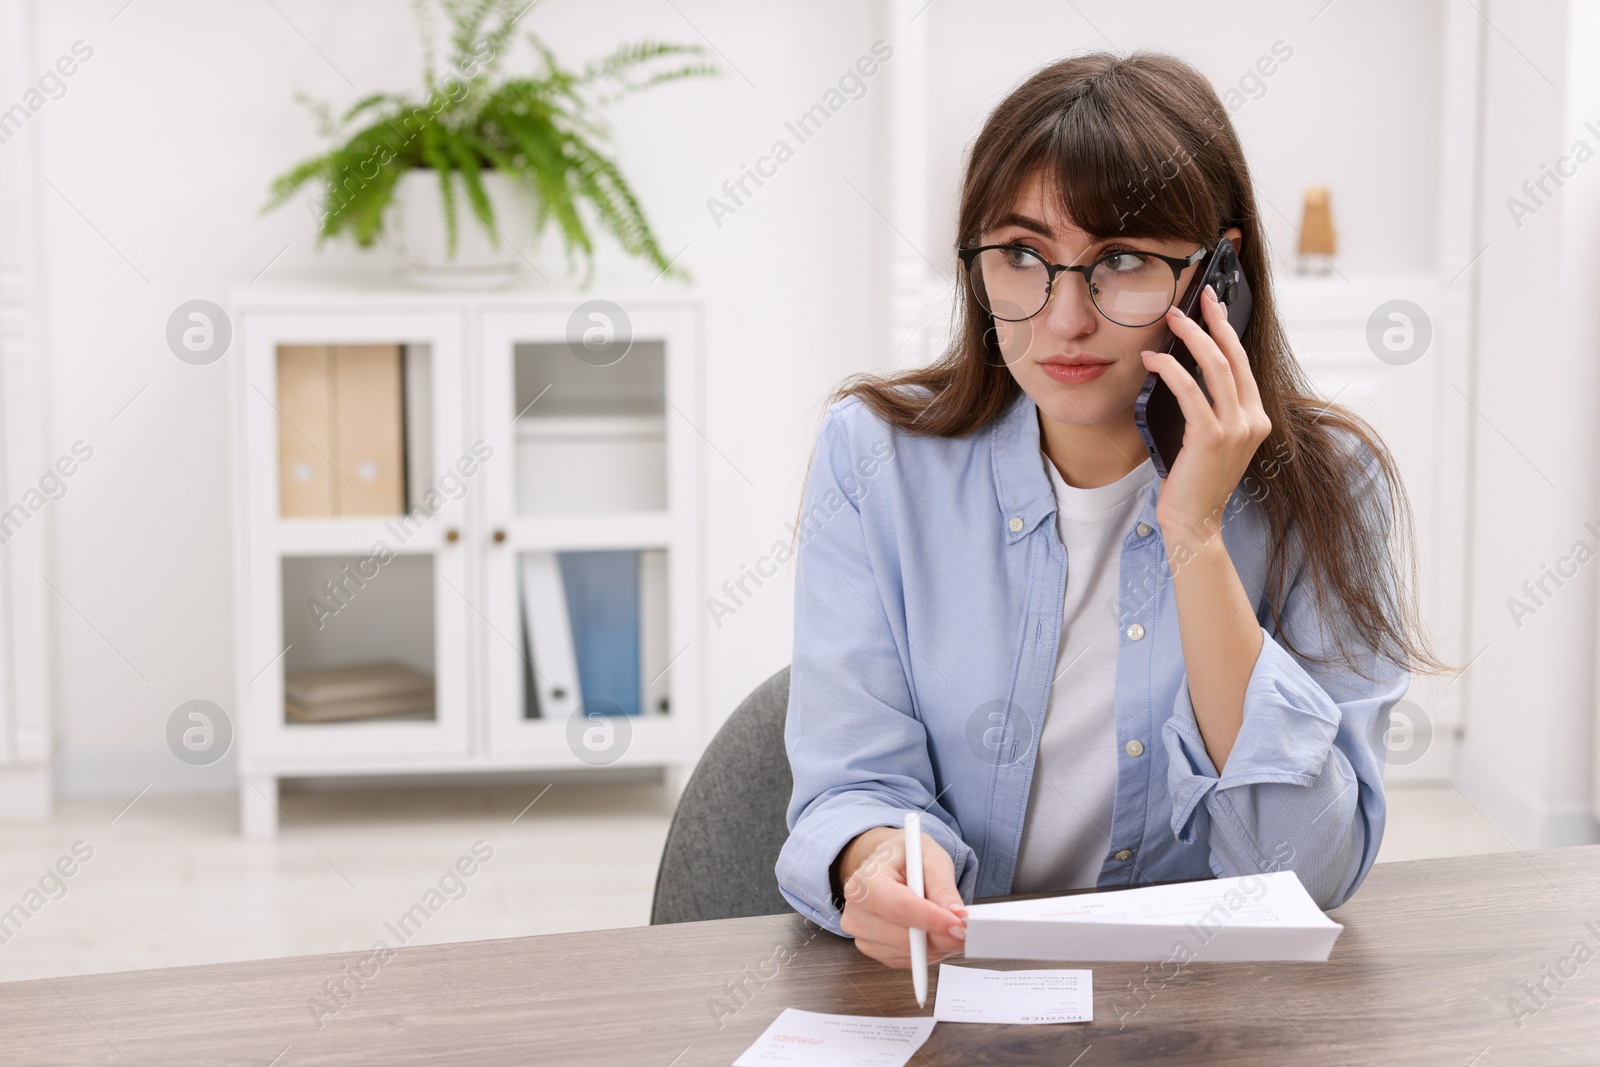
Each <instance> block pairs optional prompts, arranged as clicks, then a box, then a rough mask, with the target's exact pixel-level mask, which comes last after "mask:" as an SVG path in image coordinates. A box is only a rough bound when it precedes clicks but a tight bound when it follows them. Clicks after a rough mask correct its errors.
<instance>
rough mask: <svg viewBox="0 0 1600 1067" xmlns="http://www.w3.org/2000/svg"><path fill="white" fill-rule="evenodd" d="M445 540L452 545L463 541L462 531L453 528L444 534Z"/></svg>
mask: <svg viewBox="0 0 1600 1067" xmlns="http://www.w3.org/2000/svg"><path fill="white" fill-rule="evenodd" d="M444 539H445V540H446V541H449V542H450V543H451V544H455V543H456V542H457V541H459V540H461V531H460V530H458V529H456V528H455V527H454V526H452V527H450V529H448V530H446V531H445V532H444Z"/></svg>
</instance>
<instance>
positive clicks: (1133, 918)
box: [964, 871, 1344, 963]
mask: <svg viewBox="0 0 1600 1067" xmlns="http://www.w3.org/2000/svg"><path fill="white" fill-rule="evenodd" d="M1343 929H1344V927H1343V926H1341V925H1340V924H1339V923H1336V922H1334V921H1333V920H1332V919H1330V918H1328V917H1327V916H1326V915H1324V914H1323V913H1322V909H1321V908H1319V907H1317V903H1316V901H1314V900H1312V899H1311V894H1309V893H1307V892H1306V890H1305V886H1303V885H1301V884H1300V879H1299V877H1297V876H1296V875H1295V873H1294V872H1293V871H1274V872H1272V873H1270V874H1247V875H1244V876H1242V877H1238V878H1216V879H1209V880H1205V881H1199V882H1182V883H1179V884H1177V885H1153V886H1144V887H1142V888H1139V889H1118V890H1113V891H1110V892H1105V893H1083V894H1079V895H1074V896H1063V897H1041V898H1039V899H1036V900H1010V901H1005V902H1003V903H996V904H973V905H971V906H970V907H968V908H967V941H966V947H965V953H964V954H965V955H966V956H967V958H969V959H973V958H976V959H1013V960H1100V961H1105V962H1134V963H1139V962H1146V963H1154V962H1168V961H1176V962H1179V963H1186V962H1188V961H1190V960H1204V961H1211V962H1219V961H1268V960H1325V959H1327V958H1328V953H1330V952H1331V951H1333V943H1334V941H1335V940H1337V939H1338V937H1339V932H1340V931H1341V930H1343Z"/></svg>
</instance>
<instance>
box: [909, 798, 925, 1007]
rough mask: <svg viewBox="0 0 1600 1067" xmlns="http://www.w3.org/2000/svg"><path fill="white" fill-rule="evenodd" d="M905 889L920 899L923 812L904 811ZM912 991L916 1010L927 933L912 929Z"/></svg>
mask: <svg viewBox="0 0 1600 1067" xmlns="http://www.w3.org/2000/svg"><path fill="white" fill-rule="evenodd" d="M906 886H907V887H908V888H910V890H911V891H912V892H913V893H915V894H916V895H917V896H919V897H926V896H927V894H926V893H924V892H923V889H922V813H921V812H920V811H908V812H906ZM911 988H912V990H913V991H914V992H915V993H916V994H917V1007H919V1008H921V1007H923V1006H925V1005H926V1004H927V1003H928V931H926V930H919V929H918V928H917V927H915V926H913V927H912V928H911Z"/></svg>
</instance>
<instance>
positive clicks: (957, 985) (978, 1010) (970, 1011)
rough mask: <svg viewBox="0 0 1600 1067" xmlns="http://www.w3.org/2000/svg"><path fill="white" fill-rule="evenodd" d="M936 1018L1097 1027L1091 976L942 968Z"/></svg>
mask: <svg viewBox="0 0 1600 1067" xmlns="http://www.w3.org/2000/svg"><path fill="white" fill-rule="evenodd" d="M933 1017H934V1018H935V1019H937V1020H938V1021H939V1022H942V1023H1087V1022H1093V1021H1094V978H1093V975H1092V974H1091V973H1090V972H1089V971H986V970H982V969H980V968H977V967H952V966H950V964H948V963H941V964H939V992H938V994H937V996H936V997H935V998H934V1001H933Z"/></svg>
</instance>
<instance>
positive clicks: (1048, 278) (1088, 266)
mask: <svg viewBox="0 0 1600 1067" xmlns="http://www.w3.org/2000/svg"><path fill="white" fill-rule="evenodd" d="M1227 232H1228V231H1227V230H1226V229H1219V230H1218V231H1217V236H1219V237H1220V236H1222V235H1223V234H1225V233H1227ZM996 248H1005V249H1013V248H1014V249H1017V250H1019V251H1022V252H1026V253H1028V254H1029V255H1030V256H1033V257H1034V258H1035V259H1037V260H1038V261H1039V262H1040V263H1043V264H1044V268H1045V272H1046V274H1045V283H1044V303H1042V304H1040V305H1039V310H1038V311H1035V312H1033V314H1032V315H1026V316H1024V317H1022V318H1020V319H1007V318H1003V317H1001V316H999V315H996V314H995V313H994V312H993V311H989V310H988V309H987V308H985V309H984V310H985V311H986V312H988V314H989V315H990V316H991V317H992V318H996V319H999V320H1000V321H1001V322H1027V321H1028V320H1029V319H1031V318H1033V317H1034V315H1037V314H1039V311H1043V310H1044V309H1045V308H1047V307H1049V306H1050V297H1052V296H1053V295H1055V287H1056V276H1057V275H1059V274H1063V273H1066V272H1068V271H1070V272H1073V273H1076V274H1081V275H1083V284H1084V286H1085V288H1087V289H1088V290H1089V303H1090V304H1093V305H1094V309H1095V311H1096V312H1098V313H1099V314H1100V316H1101V317H1102V318H1104V319H1105V320H1106V321H1107V322H1113V323H1116V324H1117V325H1118V326H1127V327H1129V328H1130V329H1139V328H1141V327H1145V326H1151V325H1154V324H1155V323H1158V322H1160V321H1161V319H1162V317H1163V316H1165V315H1166V313H1167V312H1168V311H1170V310H1172V306H1173V304H1176V303H1177V302H1178V279H1179V278H1181V277H1183V272H1184V271H1185V270H1188V269H1189V268H1190V267H1192V266H1194V265H1195V264H1196V263H1198V262H1200V260H1201V259H1202V258H1203V257H1204V256H1205V254H1206V253H1207V252H1209V251H1210V249H1209V248H1207V247H1206V246H1205V245H1201V246H1200V247H1199V248H1197V249H1195V250H1194V252H1193V253H1191V254H1190V255H1188V256H1164V255H1162V254H1161V253H1160V252H1145V251H1142V250H1140V249H1136V248H1133V249H1116V250H1114V251H1111V252H1107V253H1106V254H1105V255H1103V256H1100V257H1098V258H1097V259H1095V261H1094V262H1093V263H1080V264H1078V265H1077V266H1068V265H1067V264H1065V263H1051V262H1050V261H1049V260H1048V259H1046V258H1045V257H1044V254H1043V253H1042V252H1040V251H1039V250H1038V249H1036V248H1029V247H1028V246H1027V245H1019V244H1015V243H1011V244H996V245H978V246H977V247H975V248H958V249H956V255H957V256H958V257H959V258H960V260H961V265H962V266H963V267H965V268H966V271H967V284H969V285H970V284H972V261H973V260H974V259H977V258H978V254H979V253H980V252H988V251H990V250H991V249H996ZM1130 252H1132V253H1134V254H1136V255H1141V256H1150V257H1151V258H1153V259H1159V260H1161V261H1162V262H1163V263H1165V264H1166V265H1167V266H1169V267H1171V268H1172V299H1171V301H1169V302H1168V304H1167V306H1166V307H1165V308H1163V309H1162V311H1161V314H1160V315H1157V316H1156V317H1155V318H1153V319H1151V320H1150V321H1149V322H1139V323H1133V322H1117V320H1116V319H1114V318H1112V317H1111V316H1110V315H1107V314H1106V313H1105V309H1104V308H1102V307H1101V306H1100V302H1099V301H1098V300H1096V299H1095V298H1094V284H1093V282H1092V275H1093V274H1094V271H1095V268H1096V267H1098V266H1100V264H1101V263H1103V262H1105V261H1106V260H1108V259H1110V258H1111V257H1112V256H1125V255H1127V254H1128V253H1130ZM973 295H974V296H975V297H976V296H977V294H976V292H974V294H973ZM979 303H980V304H981V303H983V301H981V300H980V301H979Z"/></svg>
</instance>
